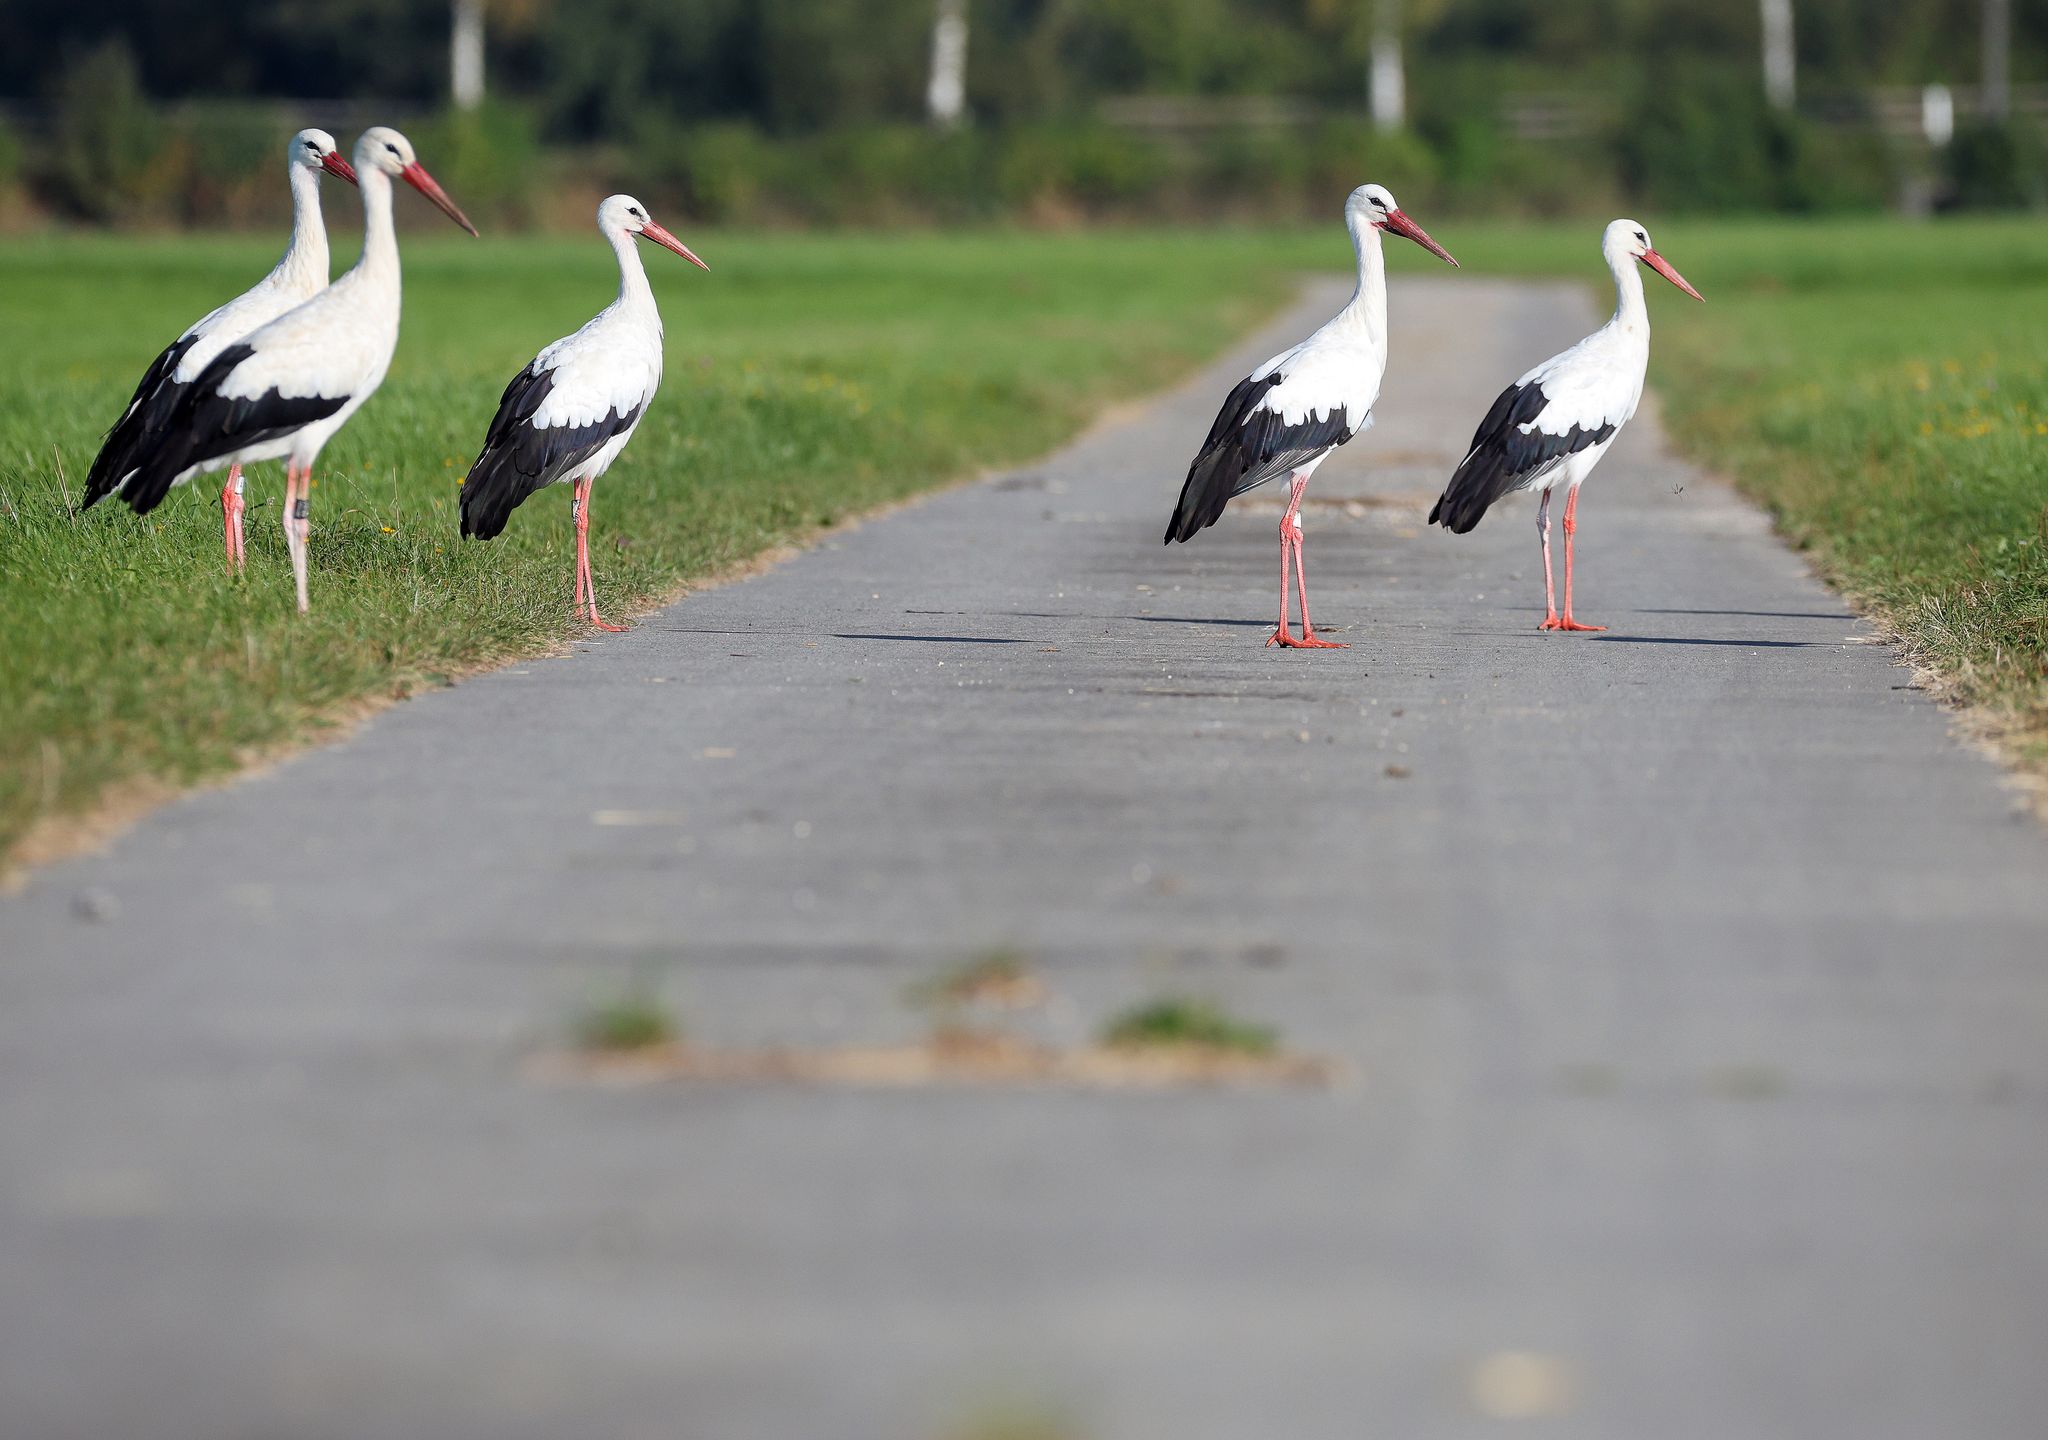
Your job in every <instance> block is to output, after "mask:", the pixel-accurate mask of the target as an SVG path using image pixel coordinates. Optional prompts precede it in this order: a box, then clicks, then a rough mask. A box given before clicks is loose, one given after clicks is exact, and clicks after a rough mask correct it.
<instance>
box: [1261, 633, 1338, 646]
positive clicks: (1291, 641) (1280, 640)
mask: <svg viewBox="0 0 2048 1440" xmlns="http://www.w3.org/2000/svg"><path fill="white" fill-rule="evenodd" d="M1266 643H1267V644H1268V645H1284V646H1286V647H1287V648H1288V649H1289V650H1349V649H1350V648H1351V647H1350V646H1349V645H1346V644H1345V643H1344V642H1343V641H1341V640H1318V639H1317V638H1316V632H1315V631H1313V630H1304V631H1302V632H1301V638H1300V639H1299V640H1297V639H1295V638H1294V636H1292V635H1290V634H1288V633H1287V632H1286V631H1285V630H1276V631H1274V632H1273V638H1272V639H1270V640H1268V641H1267V642H1266Z"/></svg>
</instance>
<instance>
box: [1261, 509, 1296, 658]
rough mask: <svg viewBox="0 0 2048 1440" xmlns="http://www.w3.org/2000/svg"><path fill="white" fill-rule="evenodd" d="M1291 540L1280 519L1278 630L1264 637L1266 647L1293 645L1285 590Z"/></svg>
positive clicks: (1285, 525)
mask: <svg viewBox="0 0 2048 1440" xmlns="http://www.w3.org/2000/svg"><path fill="white" fill-rule="evenodd" d="M1291 538H1292V537H1291V536H1290V535H1289V534H1288V529H1287V520H1286V518H1285V517H1282V519H1281V521H1280V628H1279V629H1277V630H1275V631H1274V632H1273V633H1272V634H1271V635H1268V636H1267V637H1266V643H1267V644H1268V645H1292V644H1293V643H1294V632H1293V630H1291V629H1290V628H1289V627H1288V624H1287V590H1288V586H1289V585H1290V584H1291V583H1292V582H1291V580H1290V578H1289V575H1288V567H1289V565H1290V564H1292V563H1293V558H1294V552H1293V549H1292V548H1291V545H1290V541H1291Z"/></svg>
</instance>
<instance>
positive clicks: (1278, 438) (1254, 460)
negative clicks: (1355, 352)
mask: <svg viewBox="0 0 2048 1440" xmlns="http://www.w3.org/2000/svg"><path fill="white" fill-rule="evenodd" d="M1284 379H1286V375H1285V374H1284V373H1283V372H1281V371H1279V370H1274V371H1271V372H1269V373H1268V374H1265V375H1261V376H1259V377H1258V378H1257V379H1246V380H1241V381H1239V382H1238V385H1237V388H1236V389H1235V390H1232V391H1231V392H1230V398H1229V399H1227V400H1225V401H1224V402H1223V409H1222V410H1221V411H1219V412H1218V413H1217V416H1216V423H1215V424H1213V425H1211V426H1210V427H1209V438H1208V439H1206V440H1204V441H1203V442H1202V449H1201V453H1199V454H1198V455H1196V456H1195V459H1194V463H1193V464H1192V465H1190V466H1188V478H1187V481H1186V483H1184V484H1183V485H1182V486H1181V487H1180V503H1179V504H1177V505H1175V506H1174V508H1173V518H1172V519H1171V520H1169V521H1167V523H1166V540H1165V542H1164V543H1166V544H1169V545H1170V544H1172V543H1173V542H1174V541H1176V540H1190V539H1193V538H1194V536H1195V534H1196V533H1197V532H1198V531H1201V530H1204V529H1207V528H1208V527H1209V526H1211V525H1214V524H1215V523H1216V521H1217V518H1218V517H1219V516H1221V515H1222V514H1223V507H1224V506H1226V505H1228V504H1229V503H1230V501H1231V499H1232V498H1233V497H1235V496H1238V495H1242V494H1244V492H1245V491H1247V490H1251V489H1255V488H1256V487H1258V486H1260V485H1263V484H1265V483H1266V482H1267V481H1268V480H1272V479H1276V478H1277V477H1279V476H1282V475H1287V474H1291V473H1293V472H1294V471H1295V470H1296V469H1298V468H1300V467H1301V466H1303V465H1307V464H1309V463H1311V462H1313V461H1314V460H1316V459H1317V458H1318V457H1320V456H1322V455H1326V454H1328V453H1329V452H1330V451H1331V450H1333V449H1335V448H1336V447H1337V446H1339V445H1342V444H1343V443H1344V442H1345V441H1346V440H1349V439H1350V438H1351V437H1352V436H1353V435H1355V434H1356V433H1358V427H1357V425H1354V424H1353V423H1352V419H1351V414H1350V411H1348V410H1347V409H1346V408H1345V407H1343V406H1342V405H1339V406H1338V407H1336V408H1335V409H1334V410H1332V411H1330V412H1329V413H1328V414H1327V415H1316V414H1311V415H1307V416H1305V417H1303V418H1302V419H1300V420H1296V421H1294V422H1293V423H1291V424H1290V423H1289V422H1288V421H1287V419H1286V418H1285V417H1284V416H1283V415H1281V414H1280V413H1279V412H1278V411H1275V410H1269V409H1266V408H1265V407H1264V406H1263V405H1261V404H1260V402H1261V401H1263V400H1264V399H1265V398H1266V392H1267V391H1269V390H1271V389H1273V387H1274V386H1276V385H1278V384H1280V383H1281V381H1283V380H1284Z"/></svg>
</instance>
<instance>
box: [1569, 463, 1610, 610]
mask: <svg viewBox="0 0 2048 1440" xmlns="http://www.w3.org/2000/svg"><path fill="white" fill-rule="evenodd" d="M1578 509H1579V487H1578V486H1576V485H1574V486H1573V487H1572V489H1571V493H1570V494H1569V495H1567V496H1565V498H1564V616H1563V618H1562V619H1560V620H1559V621H1558V622H1557V628H1558V629H1560V630H1605V629H1606V628H1607V627H1606V626H1605V625H1581V624H1580V623H1579V622H1578V621H1576V620H1574V619H1572V536H1573V535H1575V534H1577V533H1578V529H1579V521H1578Z"/></svg>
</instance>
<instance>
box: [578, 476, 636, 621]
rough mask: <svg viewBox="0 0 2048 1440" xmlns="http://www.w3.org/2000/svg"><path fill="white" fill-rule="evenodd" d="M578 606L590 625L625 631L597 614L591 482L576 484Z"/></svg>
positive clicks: (584, 481)
mask: <svg viewBox="0 0 2048 1440" xmlns="http://www.w3.org/2000/svg"><path fill="white" fill-rule="evenodd" d="M572 503H573V504H574V505H575V506H576V604H577V607H578V608H579V609H581V610H583V611H585V612H587V613H588V614H589V616H590V623H591V624H593V625H595V626H596V627H597V628H598V629H600V630H609V631H611V632H613V633H614V634H617V633H618V632H619V631H621V630H624V629H625V628H626V627H625V626H623V625H614V624H612V623H611V622H610V621H609V620H606V619H605V618H604V617H603V616H601V615H599V614H598V613H597V585H596V583H595V582H593V581H592V580H591V578H590V482H589V481H588V480H578V481H577V482H576V498H575V500H574V501H573V502H572Z"/></svg>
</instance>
